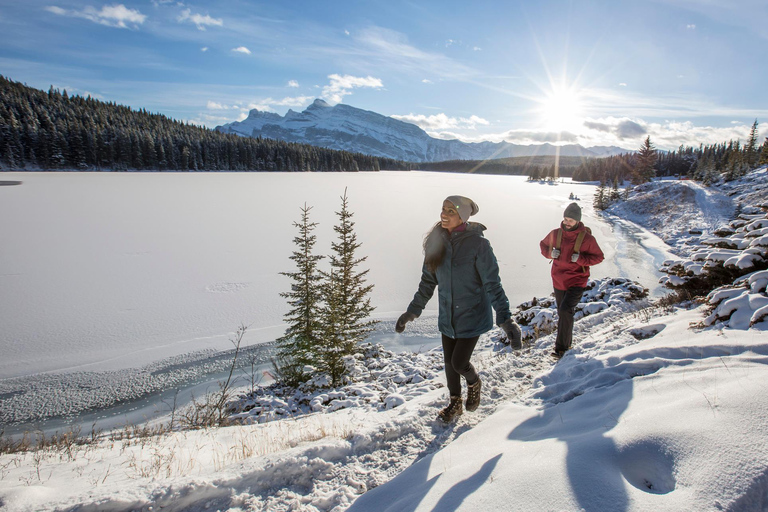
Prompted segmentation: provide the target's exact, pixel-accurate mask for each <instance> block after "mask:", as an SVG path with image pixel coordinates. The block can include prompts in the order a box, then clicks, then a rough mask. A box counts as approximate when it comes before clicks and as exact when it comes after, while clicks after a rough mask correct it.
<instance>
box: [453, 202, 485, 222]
mask: <svg viewBox="0 0 768 512" xmlns="http://www.w3.org/2000/svg"><path fill="white" fill-rule="evenodd" d="M445 200H446V201H449V202H450V203H451V204H453V206H454V207H455V208H456V211H457V212H459V217H461V220H462V221H463V222H467V220H468V219H469V217H470V215H474V214H476V213H477V212H479V211H480V207H479V206H477V203H475V202H474V201H473V200H471V199H470V198H468V197H464V196H448V197H446V198H445Z"/></svg>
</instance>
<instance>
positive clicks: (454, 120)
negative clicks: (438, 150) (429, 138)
mask: <svg viewBox="0 0 768 512" xmlns="http://www.w3.org/2000/svg"><path fill="white" fill-rule="evenodd" d="M391 117H393V118H394V119H397V120H400V121H405V122H406V123H411V124H415V125H416V126H418V127H420V128H422V129H423V130H425V131H428V132H429V131H432V132H444V131H445V130H451V129H453V130H456V129H466V130H475V129H477V125H484V126H487V125H489V124H490V123H489V122H488V121H487V120H485V119H483V118H482V117H478V116H475V115H473V116H470V117H450V116H448V115H446V114H443V113H440V114H435V115H432V116H425V115H423V114H418V115H417V114H408V115H394V116H391ZM451 135H453V134H451ZM441 138H443V137H442V136H441Z"/></svg>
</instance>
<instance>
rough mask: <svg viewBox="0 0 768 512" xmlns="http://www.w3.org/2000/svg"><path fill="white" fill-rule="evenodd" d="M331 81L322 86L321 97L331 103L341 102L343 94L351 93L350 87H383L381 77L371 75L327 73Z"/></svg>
mask: <svg viewBox="0 0 768 512" xmlns="http://www.w3.org/2000/svg"><path fill="white" fill-rule="evenodd" d="M328 78H329V79H330V80H331V83H330V84H328V85H326V86H325V87H323V93H322V96H323V98H325V99H327V100H328V101H329V102H331V103H341V100H342V99H343V98H344V96H348V95H350V94H352V89H356V88H360V87H370V88H373V89H380V88H382V87H384V84H383V83H382V81H381V79H379V78H374V77H372V76H367V77H365V78H363V77H357V76H352V75H344V76H341V75H336V74H334V75H328Z"/></svg>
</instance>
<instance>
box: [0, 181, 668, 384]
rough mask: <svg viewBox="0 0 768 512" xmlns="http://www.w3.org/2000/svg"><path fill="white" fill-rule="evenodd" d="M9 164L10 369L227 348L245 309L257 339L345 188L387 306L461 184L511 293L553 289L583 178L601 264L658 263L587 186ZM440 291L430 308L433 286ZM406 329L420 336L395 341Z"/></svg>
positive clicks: (31, 370)
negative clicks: (598, 210) (563, 229)
mask: <svg viewBox="0 0 768 512" xmlns="http://www.w3.org/2000/svg"><path fill="white" fill-rule="evenodd" d="M3 179H4V180H8V181H20V182H22V183H21V184H19V185H16V186H5V187H0V215H2V218H3V219H5V222H3V223H2V226H1V227H0V239H2V241H3V243H2V246H0V290H2V292H1V293H2V295H1V296H0V325H2V333H1V334H0V350H1V351H2V354H3V357H2V360H0V378H9V377H19V376H25V375H32V374H37V373H41V372H67V371H100V370H116V369H122V368H127V367H134V366H139V365H144V364H147V363H150V362H152V361H155V360H158V359H162V358H165V357H169V356H174V355H178V354H183V353H187V352H191V351H196V350H200V349H208V348H212V349H215V350H224V349H229V348H231V345H230V342H229V338H230V337H231V333H232V332H233V331H234V330H235V329H236V328H237V327H238V326H239V325H240V324H245V325H249V326H250V329H249V331H248V333H247V335H246V338H245V342H246V344H254V343H259V342H264V341H269V340H273V339H275V337H277V336H279V335H281V334H282V332H283V326H282V316H283V314H284V313H285V311H286V309H287V308H286V304H285V301H284V299H282V298H281V297H280V296H279V293H280V292H282V291H285V290H286V289H287V287H288V284H289V281H288V279H287V278H286V277H283V276H281V275H279V272H281V271H290V270H293V268H292V263H293V262H292V261H291V260H289V259H288V257H289V256H290V254H291V251H292V250H293V245H292V239H293V237H294V236H295V235H296V230H295V228H294V227H293V225H292V223H293V222H294V221H297V220H298V219H299V214H300V212H299V208H300V207H301V206H302V205H303V204H304V203H305V202H306V203H307V204H308V205H310V206H312V207H313V210H312V220H313V221H315V222H318V223H319V224H320V225H319V226H318V229H317V231H316V234H317V236H318V244H317V246H316V250H317V253H318V254H327V253H328V252H329V249H330V243H331V241H332V239H333V236H334V234H333V231H332V227H333V225H334V224H335V222H336V216H335V214H334V212H335V211H336V210H338V209H339V205H340V199H339V197H340V196H341V195H342V194H343V193H344V189H345V188H347V189H348V196H349V204H350V208H351V210H352V211H353V212H354V214H355V216H354V219H353V220H355V222H356V230H357V234H358V239H359V241H360V242H362V247H361V249H360V255H365V256H367V257H368V260H367V262H365V264H364V267H365V266H367V267H368V268H370V279H369V282H371V283H373V284H374V285H375V288H374V291H373V295H372V302H373V304H374V306H375V307H376V317H377V318H381V319H393V318H396V317H397V316H398V315H399V314H400V313H402V311H404V309H405V307H406V306H407V304H408V302H409V301H410V299H411V297H412V296H413V293H414V291H415V290H416V286H417V284H418V279H419V275H420V267H421V258H422V254H421V241H422V237H423V235H424V234H425V233H426V232H427V231H428V230H429V228H430V227H431V226H432V224H433V223H434V222H436V221H437V220H438V214H439V210H440V206H441V203H442V200H443V199H444V198H445V197H446V196H448V195H451V194H461V195H466V196H469V197H471V198H473V199H474V200H475V201H476V202H477V203H478V205H479V206H480V212H479V213H478V214H477V215H476V216H474V217H473V218H472V220H475V221H477V222H481V223H483V224H485V225H486V226H487V227H488V230H487V231H486V236H487V237H488V238H489V240H490V241H491V244H492V246H493V247H494V250H495V253H496V255H497V258H498V259H499V263H500V266H501V277H502V282H503V284H504V288H505V290H506V291H507V294H508V295H509V298H510V302H511V303H512V305H516V304H518V303H520V302H523V301H525V300H529V299H531V298H532V297H534V296H544V295H547V294H549V293H550V292H551V281H550V277H549V265H548V262H547V260H545V259H544V258H542V257H541V256H540V254H539V248H538V242H539V240H540V239H541V238H543V237H544V235H545V234H546V233H547V232H548V231H549V230H550V229H552V228H554V227H556V226H557V225H558V222H559V220H560V219H561V216H562V212H563V210H564V208H565V206H566V205H567V204H568V203H569V200H568V195H569V193H571V192H573V193H575V194H577V195H578V196H580V198H581V204H582V207H583V208H584V221H585V223H586V224H587V225H589V226H590V227H592V229H593V232H594V233H595V235H596V236H597V238H598V240H599V242H600V244H601V246H602V248H603V250H604V252H605V253H606V261H605V262H604V263H603V264H601V265H599V266H597V267H595V268H593V276H595V277H604V276H619V275H620V276H626V277H631V278H634V279H638V280H640V281H641V282H642V283H643V284H644V285H646V286H649V287H653V286H655V279H656V277H657V276H658V274H657V273H656V270H655V265H656V263H654V261H653V259H650V260H643V258H642V257H640V258H638V251H639V252H640V253H645V250H646V248H645V246H644V245H643V243H645V244H646V245H647V239H644V238H643V237H642V236H641V237H638V236H636V234H633V233H628V232H627V230H626V229H618V230H617V229H615V228H614V226H611V225H609V224H606V223H605V222H604V221H602V220H601V219H600V218H598V217H596V216H595V215H594V213H593V211H592V207H591V198H592V193H593V190H594V187H592V186H590V185H581V184H572V183H560V184H557V185H547V184H539V183H528V182H526V179H525V178H524V177H516V176H483V175H466V174H447V173H426V172H380V173H327V174H320V173H305V174H294V173H208V174H187V173H5V175H4V178H3ZM623 245H624V246H627V247H628V248H627V249H622V250H621V252H617V250H616V248H617V247H618V248H621V247H622V246H623ZM652 245H653V244H652ZM624 256H627V258H624ZM651 256H654V255H651ZM654 257H655V258H656V259H659V258H662V256H661V255H655V256H654ZM625 260H626V261H625ZM364 267H363V268H364ZM623 267H625V268H623ZM430 306H431V308H432V311H433V312H434V311H435V308H436V301H432V303H431V304H430ZM380 336H381V337H384V338H386V337H387V336H386V334H383V333H382V334H380ZM392 337H393V336H392ZM393 342H394V341H393ZM403 342H404V343H405V344H406V345H408V344H409V343H410V344H411V345H418V344H420V343H421V342H420V341H419V340H411V341H410V342H409V341H408V340H407V339H404V340H400V342H394V343H395V344H397V343H403Z"/></svg>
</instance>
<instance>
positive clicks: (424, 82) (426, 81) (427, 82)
mask: <svg viewBox="0 0 768 512" xmlns="http://www.w3.org/2000/svg"><path fill="white" fill-rule="evenodd" d="M421 83H423V84H433V83H434V82H433V81H432V80H430V79H428V78H425V79H424V80H422V81H421Z"/></svg>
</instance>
